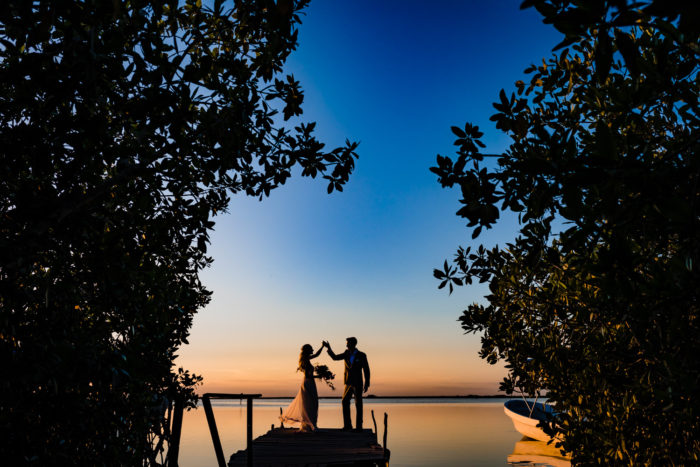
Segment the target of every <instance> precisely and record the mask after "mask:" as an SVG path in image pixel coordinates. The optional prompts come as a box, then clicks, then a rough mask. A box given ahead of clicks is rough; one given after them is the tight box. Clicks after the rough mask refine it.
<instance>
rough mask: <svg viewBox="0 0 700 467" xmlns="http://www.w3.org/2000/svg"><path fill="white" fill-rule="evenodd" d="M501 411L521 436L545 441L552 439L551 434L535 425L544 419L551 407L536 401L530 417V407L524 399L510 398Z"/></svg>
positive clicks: (550, 411)
mask: <svg viewBox="0 0 700 467" xmlns="http://www.w3.org/2000/svg"><path fill="white" fill-rule="evenodd" d="M503 411H504V412H505V414H506V415H508V417H509V418H510V419H511V421H512V422H513V426H514V427H515V429H516V430H517V431H518V432H519V433H520V434H522V435H523V436H527V437H528V438H531V439H536V440H538V441H544V442H545V443H546V442H548V441H549V440H551V439H552V437H551V436H549V435H547V434H546V433H545V432H544V431H542V429H541V428H538V427H537V424H538V423H540V422H541V421H543V420H546V419H547V416H548V415H551V414H552V409H551V407H549V406H546V405H544V404H542V403H540V402H537V403H536V404H535V410H533V412H532V417H530V408H529V407H528V406H527V404H526V403H525V401H522V400H517V399H511V400H509V401H507V402H506V403H505V404H504V406H503Z"/></svg>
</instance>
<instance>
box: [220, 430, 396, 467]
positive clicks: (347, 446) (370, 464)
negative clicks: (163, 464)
mask: <svg viewBox="0 0 700 467" xmlns="http://www.w3.org/2000/svg"><path fill="white" fill-rule="evenodd" d="M252 449H253V465H256V466H260V467H263V466H265V467H276V466H280V467H282V466H284V467H296V466H309V467H311V466H314V467H325V466H329V467H330V466H333V467H340V466H343V467H350V466H352V467H360V466H363V467H365V466H366V467H385V466H387V465H388V464H389V451H388V450H385V449H384V448H383V447H382V446H380V445H379V443H378V442H377V435H376V434H375V433H374V432H372V430H370V429H365V430H363V431H362V432H359V433H356V432H348V431H343V430H340V429H332V428H321V429H319V430H318V431H314V432H302V431H299V430H298V429H296V428H273V429H271V430H270V431H268V432H267V433H266V434H264V435H263V436H260V437H259V438H256V439H255V440H254V441H253V446H252ZM228 465H229V467H243V466H246V465H248V452H247V450H243V451H238V452H236V453H235V454H233V455H232V456H231V459H230V460H229V463H228Z"/></svg>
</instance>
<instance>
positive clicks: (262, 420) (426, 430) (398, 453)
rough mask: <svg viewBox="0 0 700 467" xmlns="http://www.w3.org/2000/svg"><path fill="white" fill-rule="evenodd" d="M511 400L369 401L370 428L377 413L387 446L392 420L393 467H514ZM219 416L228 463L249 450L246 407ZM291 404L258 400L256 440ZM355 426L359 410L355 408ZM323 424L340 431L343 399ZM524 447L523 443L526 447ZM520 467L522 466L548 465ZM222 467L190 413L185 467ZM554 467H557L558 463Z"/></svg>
mask: <svg viewBox="0 0 700 467" xmlns="http://www.w3.org/2000/svg"><path fill="white" fill-rule="evenodd" d="M506 400H507V399H375V400H372V399H365V409H364V412H365V428H372V427H373V424H372V416H371V413H370V411H371V410H374V414H375V418H376V420H377V428H378V431H379V436H378V438H379V440H380V442H381V439H382V436H383V433H384V426H383V424H384V413H385V412H386V413H387V414H388V415H389V419H388V420H389V423H388V426H389V431H388V440H387V447H388V448H389V450H390V451H391V462H390V465H391V467H404V466H460V467H466V466H479V467H488V466H508V465H513V464H509V463H508V456H509V455H511V454H512V453H513V452H514V449H515V448H516V443H518V442H520V441H521V440H522V436H521V435H520V434H519V433H518V432H517V431H515V429H514V428H513V424H512V423H511V421H510V419H508V417H506V415H505V414H504V413H503V402H505V401H506ZM212 402H213V404H212V405H213V407H214V416H215V418H216V424H217V427H218V429H219V436H220V437H221V444H222V446H223V450H224V455H225V457H226V460H227V461H228V458H229V457H230V456H231V454H233V453H234V452H235V451H237V450H239V449H245V436H246V406H245V401H244V402H243V404H239V402H238V401H212ZM290 402H291V400H290V399H279V400H277V399H265V400H255V401H254V403H253V404H254V410H253V437H258V436H260V435H263V434H265V433H266V432H267V431H268V430H269V429H270V425H272V424H274V425H275V426H279V420H278V419H277V417H278V416H279V410H280V407H286V406H287V405H288V404H289V403H290ZM353 421H354V407H353ZM318 424H319V426H320V427H328V428H339V427H341V426H342V413H341V407H340V400H339V399H321V401H320V404H319V415H318ZM521 444H522V443H521ZM533 460H536V461H537V462H540V463H535V462H531V463H518V464H516V465H520V466H526V465H530V466H533V465H537V466H542V465H547V463H541V462H542V459H540V458H534V457H533ZM213 465H216V455H215V454H214V448H213V444H212V441H211V436H210V434H209V428H208V425H207V420H206V416H205V414H204V409H203V408H202V407H200V408H198V409H197V410H192V411H189V412H185V415H184V419H183V427H182V439H181V444H180V466H181V467H201V466H213ZM551 465H557V466H558V465H561V464H557V463H556V461H554V460H553V462H552V463H551Z"/></svg>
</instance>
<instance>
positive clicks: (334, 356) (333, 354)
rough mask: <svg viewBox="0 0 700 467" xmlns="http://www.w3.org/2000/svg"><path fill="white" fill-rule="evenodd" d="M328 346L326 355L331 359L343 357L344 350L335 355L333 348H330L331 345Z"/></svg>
mask: <svg viewBox="0 0 700 467" xmlns="http://www.w3.org/2000/svg"><path fill="white" fill-rule="evenodd" d="M327 347H328V355H329V356H330V357H331V358H332V359H333V360H342V359H344V358H345V352H343V353H341V354H340V355H336V354H335V352H333V349H331V346H330V345H329V346H327Z"/></svg>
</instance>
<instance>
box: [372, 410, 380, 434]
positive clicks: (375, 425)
mask: <svg viewBox="0 0 700 467" xmlns="http://www.w3.org/2000/svg"><path fill="white" fill-rule="evenodd" d="M372 423H374V434H375V436H379V430H377V420H376V419H375V418H374V409H372Z"/></svg>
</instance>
